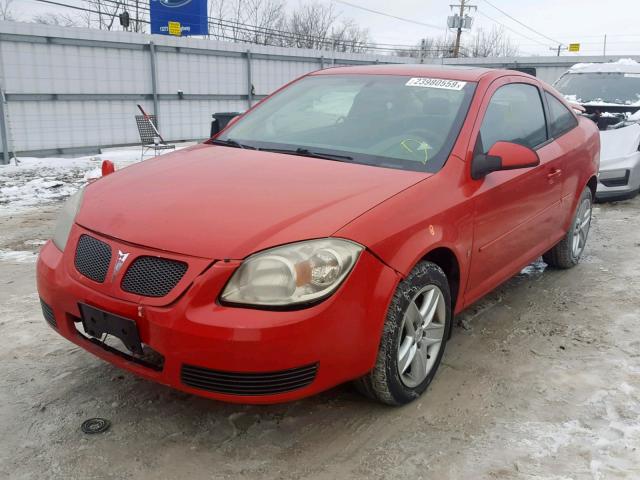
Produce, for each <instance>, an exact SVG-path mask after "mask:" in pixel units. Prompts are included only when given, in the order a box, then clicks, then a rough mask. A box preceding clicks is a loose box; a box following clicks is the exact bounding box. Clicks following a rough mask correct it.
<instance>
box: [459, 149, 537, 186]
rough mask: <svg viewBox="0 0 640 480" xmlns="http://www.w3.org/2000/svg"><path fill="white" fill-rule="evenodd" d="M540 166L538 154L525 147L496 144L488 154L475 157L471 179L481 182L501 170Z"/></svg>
mask: <svg viewBox="0 0 640 480" xmlns="http://www.w3.org/2000/svg"><path fill="white" fill-rule="evenodd" d="M537 165H540V158H539V157H538V154H537V153H536V152H535V151H534V150H532V149H530V148H529V147H525V146H524V145H519V144H517V143H511V142H496V143H494V144H493V147H491V148H490V149H489V152H487V153H486V154H484V153H481V154H479V155H476V156H475V157H473V161H472V162H471V177H472V178H473V179H474V180H479V179H481V178H482V177H485V176H486V175H488V174H490V173H491V172H497V171H500V170H515V169H516V168H529V167H535V166H537Z"/></svg>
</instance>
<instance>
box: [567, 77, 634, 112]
mask: <svg viewBox="0 0 640 480" xmlns="http://www.w3.org/2000/svg"><path fill="white" fill-rule="evenodd" d="M555 87H556V88H557V89H558V90H559V91H560V92H561V93H562V94H563V95H565V96H567V97H568V98H570V99H571V100H575V101H577V102H580V103H589V102H603V103H615V104H619V105H640V74H639V73H617V72H616V73H604V72H602V73H568V74H565V75H564V76H562V77H560V79H559V80H558V81H557V82H556V84H555Z"/></svg>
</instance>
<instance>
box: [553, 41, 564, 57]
mask: <svg viewBox="0 0 640 480" xmlns="http://www.w3.org/2000/svg"><path fill="white" fill-rule="evenodd" d="M563 47H564V45H562V44H559V45H558V48H556V47H549V50H553V51H557V52H558V57H559V56H560V51H561V50H566V48H563Z"/></svg>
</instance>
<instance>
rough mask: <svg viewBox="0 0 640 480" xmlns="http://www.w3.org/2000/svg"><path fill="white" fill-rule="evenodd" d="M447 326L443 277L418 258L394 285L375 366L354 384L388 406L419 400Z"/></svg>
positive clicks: (446, 292)
mask: <svg viewBox="0 0 640 480" xmlns="http://www.w3.org/2000/svg"><path fill="white" fill-rule="evenodd" d="M450 329H451V297H450V293H449V284H448V282H447V277H446V276H445V274H444V272H443V271H442V269H441V268H440V267H438V266H437V265H436V264H434V263H431V262H421V263H419V264H418V265H417V266H416V267H415V268H414V269H413V270H412V272H411V273H410V274H409V276H408V277H407V278H406V279H405V280H403V281H402V282H400V284H399V285H398V288H397V290H396V293H395V295H394V296H393V300H392V301H391V305H390V306H389V311H388V312H387V318H386V320H385V324H384V329H383V332H382V338H381V341H380V348H379V350H378V357H377V360H376V365H375V367H374V369H373V370H372V371H371V372H369V373H368V374H367V375H365V376H364V377H362V378H360V379H358V380H357V381H356V386H357V387H358V389H359V390H360V391H361V392H362V393H364V394H365V395H366V396H368V397H369V398H372V399H374V400H377V401H380V402H383V403H387V404H389V405H402V404H405V403H408V402H410V401H412V400H414V399H416V398H418V397H419V396H420V395H421V394H422V393H423V392H424V391H425V390H426V389H427V387H428V386H429V384H430V383H431V380H433V377H434V376H435V373H436V370H437V369H438V366H439V365H440V361H441V359H442V355H443V354H444V348H445V344H446V342H447V338H448V337H449V331H450Z"/></svg>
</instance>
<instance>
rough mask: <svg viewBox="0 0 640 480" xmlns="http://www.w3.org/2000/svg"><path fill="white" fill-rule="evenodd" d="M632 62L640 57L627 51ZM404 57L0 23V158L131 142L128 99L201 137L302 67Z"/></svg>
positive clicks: (557, 67)
mask: <svg viewBox="0 0 640 480" xmlns="http://www.w3.org/2000/svg"><path fill="white" fill-rule="evenodd" d="M615 58H617V57H529V58H494V59H490V58H489V59H487V58H475V59H444V60H440V59H439V60H433V61H434V62H435V63H443V64H448V65H475V66H485V67H497V68H522V67H529V68H535V69H536V74H537V75H538V76H539V77H540V78H542V79H543V80H546V81H549V82H552V81H554V80H555V79H556V78H557V77H558V76H559V75H560V74H561V73H562V72H564V71H565V70H566V69H567V68H569V67H570V66H571V65H573V64H574V63H577V62H604V61H611V60H613V59H615ZM635 58H637V59H640V57H635ZM412 61H413V60H412V59H408V58H399V57H391V56H376V55H368V54H349V53H334V52H330V51H317V50H306V49H293V48H279V47H267V46H257V45H247V44H237V43H228V42H221V41H215V40H204V39H194V38H174V37H166V36H160V35H152V36H149V35H141V34H135V33H127V32H106V31H100V30H89V29H81V28H64V27H56V26H46V25H38V24H29V23H16V22H2V21H0V145H2V155H0V162H2V161H3V160H4V161H6V159H8V157H9V155H10V154H11V153H13V152H16V153H18V154H21V155H55V154H63V153H64V154H66V153H83V152H90V151H96V150H97V149H99V148H102V147H108V146H118V145H130V144H134V143H138V142H139V138H138V133H137V127H136V123H135V119H134V117H135V115H136V114H137V113H138V110H137V107H136V104H138V103H139V104H141V105H143V107H144V108H145V110H147V111H148V112H150V113H155V114H156V115H157V116H158V123H159V127H160V130H161V133H162V134H163V137H164V138H166V139H167V140H170V141H176V140H193V139H204V138H207V136H208V133H209V125H210V121H211V114H213V113H214V112H221V111H243V110H245V109H247V108H248V107H249V106H251V105H252V103H253V102H255V101H256V100H258V99H260V98H263V97H264V96H265V95H267V94H269V93H271V92H273V91H274V90H275V89H276V88H278V87H280V86H281V85H283V84H285V83H286V82H288V81H290V80H292V79H294V78H296V77H298V76H300V75H303V74H305V73H307V72H310V71H313V70H318V69H320V68H324V67H326V66H330V65H361V64H371V63H409V62H412Z"/></svg>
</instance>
